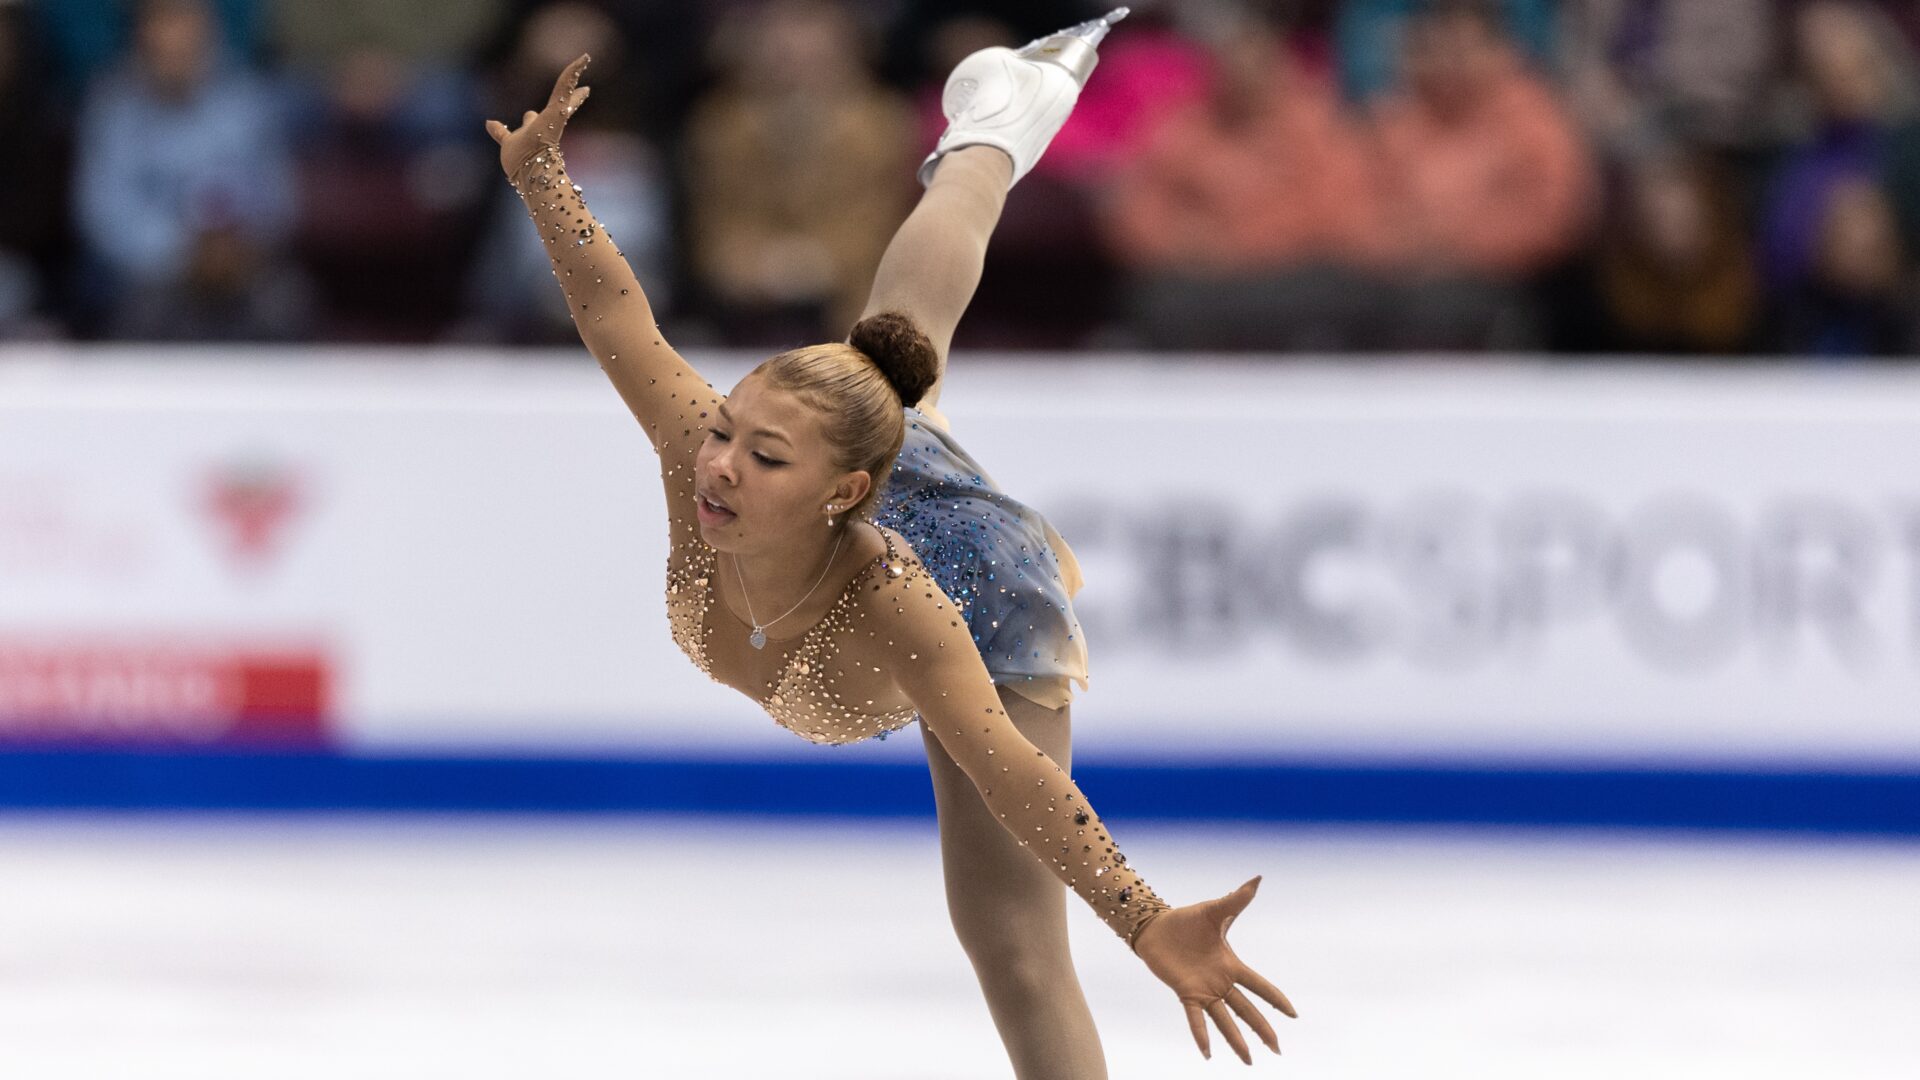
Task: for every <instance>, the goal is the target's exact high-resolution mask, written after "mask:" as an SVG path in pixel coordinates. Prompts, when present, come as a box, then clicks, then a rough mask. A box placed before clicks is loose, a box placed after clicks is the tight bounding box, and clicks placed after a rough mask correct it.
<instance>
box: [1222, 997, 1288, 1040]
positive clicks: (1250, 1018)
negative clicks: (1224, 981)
mask: <svg viewBox="0 0 1920 1080" xmlns="http://www.w3.org/2000/svg"><path fill="white" fill-rule="evenodd" d="M1227 1007H1228V1008H1230V1009H1232V1010H1233V1014H1234V1015H1235V1016H1238V1017H1239V1018H1240V1019H1242V1020H1245V1021H1246V1022H1247V1026H1248V1027H1250V1028H1252V1029H1253V1033H1254V1034H1255V1035H1258V1036H1260V1041H1261V1042H1263V1043H1266V1044H1267V1049H1269V1050H1271V1051H1273V1052H1274V1053H1276V1054H1277V1053H1279V1052H1280V1036H1278V1035H1275V1034H1274V1033H1273V1025H1272V1024H1269V1023H1267V1018H1266V1017H1264V1016H1261V1015H1260V1010H1259V1009H1256V1008H1254V1007H1253V1002H1251V1001H1248V1000H1247V995H1245V994H1243V993H1241V992H1240V988H1239V987H1237V986H1236V987H1234V988H1233V989H1231V990H1229V991H1227Z"/></svg>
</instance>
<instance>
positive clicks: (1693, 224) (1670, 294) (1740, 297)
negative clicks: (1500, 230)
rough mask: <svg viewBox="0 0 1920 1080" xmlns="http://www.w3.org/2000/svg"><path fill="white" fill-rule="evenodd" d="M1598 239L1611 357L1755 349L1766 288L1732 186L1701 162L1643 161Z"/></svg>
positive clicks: (1601, 296) (1691, 159)
mask: <svg viewBox="0 0 1920 1080" xmlns="http://www.w3.org/2000/svg"><path fill="white" fill-rule="evenodd" d="M1618 201H1619V209H1618V212H1617V213H1616V214H1615V215H1614V221H1613V227H1612V228H1610V229H1608V230H1607V232H1606V235H1605V237H1604V238H1603V240H1602V241H1601V248H1600V258H1599V277H1598V291H1599V301H1600V306H1601V308H1602V312H1603V315H1604V317H1605V319H1606V322H1607V323H1608V325H1609V326H1610V327H1611V329H1612V331H1613V332H1612V334H1611V335H1609V339H1608V340H1606V341H1605V342H1603V343H1602V345H1603V347H1605V348H1607V349H1608V350H1609V351H1613V352H1650V353H1682V354H1684V353H1720V354H1724V353H1731V352H1736V351H1741V350H1745V349H1748V348H1751V347H1752V345H1753V344H1754V330H1755V320H1756V318H1757V315H1758V298H1759V284H1758V282H1757V281H1756V280H1755V275H1754V270H1753V257H1752V251H1751V247H1750V245H1749V244H1748V242H1747V237H1746V233H1745V231H1744V229H1743V228H1742V225H1741V221H1740V216H1739V213H1738V210H1737V208H1736V206H1735V203H1734V199H1733V195H1732V193H1731V191H1730V190H1729V187H1728V185H1727V183H1726V181H1725V178H1724V177H1723V176H1722V175H1721V174H1720V173H1719V172H1718V171H1716V170H1714V169H1712V168H1711V167H1710V166H1708V165H1707V164H1706V163H1705V162H1704V161H1702V160H1700V159H1699V158H1697V157H1692V156H1681V155H1675V154H1669V155H1662V156H1658V157H1653V158H1650V159H1647V160H1644V161H1642V162H1641V163H1640V164H1638V166H1637V167H1635V168H1634V169H1633V170H1631V171H1630V172H1629V173H1628V175H1627V176H1626V178H1625V182H1624V184H1623V185H1622V191H1621V194H1620V198H1619V200H1618Z"/></svg>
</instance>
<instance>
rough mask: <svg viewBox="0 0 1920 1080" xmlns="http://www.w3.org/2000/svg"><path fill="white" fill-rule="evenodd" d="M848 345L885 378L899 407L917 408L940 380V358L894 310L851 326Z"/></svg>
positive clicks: (929, 340)
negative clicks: (915, 406)
mask: <svg viewBox="0 0 1920 1080" xmlns="http://www.w3.org/2000/svg"><path fill="white" fill-rule="evenodd" d="M847 344H849V345H851V346H853V347H854V348H856V349H858V350H860V351H861V352H862V353H864V354H866V357H867V359H869V360H872V361H873V365H874V366H875V367H877V368H879V369H880V374H882V375H884V376H886V379H887V383H888V384H889V385H890V386H892V387H893V392H894V393H896V394H899V395H900V403H901V404H902V405H918V404H920V399H921V398H923V397H926V396H927V391H928V390H931V389H933V384H934V382H935V381H936V380H938V379H939V378H940V356H939V354H938V353H936V352H934V351H933V341H932V339H930V338H928V337H927V335H926V334H924V333H922V332H921V331H920V328H919V327H917V326H915V325H913V320H912V319H909V318H907V317H906V316H905V315H902V314H901V313H899V312H897V311H883V312H881V313H880V314H878V315H869V316H867V317H866V318H864V319H861V320H860V321H859V322H857V323H854V324H853V333H851V334H848V335H847Z"/></svg>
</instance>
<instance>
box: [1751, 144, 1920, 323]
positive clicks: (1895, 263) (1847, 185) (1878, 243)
mask: <svg viewBox="0 0 1920 1080" xmlns="http://www.w3.org/2000/svg"><path fill="white" fill-rule="evenodd" d="M1824 194H1825V198H1824V201H1823V205H1822V213H1821V215H1820V222H1819V232H1818V236H1817V239H1816V243H1815V252H1814V257H1813V265H1812V266H1811V268H1810V272H1809V273H1808V275H1807V276H1806V278H1805V279H1804V280H1803V281H1801V282H1799V283H1798V284H1797V285H1796V287H1795V288H1794V289H1793V290H1792V292H1791V293H1789V294H1788V296H1787V298H1786V306H1785V310H1784V311H1783V313H1782V315H1783V318H1782V329H1781V334H1780V340H1779V342H1778V344H1779V346H1780V347H1781V348H1782V349H1783V350H1785V351H1787V352H1790V353H1796V354H1802V355H1807V356H1817V357H1830V358H1838V357H1858V356H1889V355H1895V354H1900V353H1908V352H1911V351H1912V350H1913V348H1914V345H1915V338H1914V304H1913V297H1912V292H1913V290H1912V287H1911V282H1910V281H1909V280H1908V278H1907V275H1906V274H1905V273H1903V271H1902V268H1901V261H1902V260H1901V252H1900V241H1899V236H1898V231H1897V229H1896V228H1895V225H1894V219H1893V208H1892V207H1891V206H1889V205H1888V203H1887V197H1886V195H1885V193H1884V192H1882V191H1881V190H1880V188H1879V187H1878V186H1877V185H1875V184H1874V183H1872V182H1871V181H1869V180H1865V179H1860V178H1847V179H1843V180H1840V181H1838V182H1836V183H1835V184H1833V185H1832V186H1831V187H1830V188H1828V189H1827V191H1826V192H1825V193H1824Z"/></svg>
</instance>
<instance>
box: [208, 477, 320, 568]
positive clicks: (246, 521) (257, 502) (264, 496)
mask: <svg viewBox="0 0 1920 1080" xmlns="http://www.w3.org/2000/svg"><path fill="white" fill-rule="evenodd" d="M304 488H305V485H304V484H303V483H302V482H301V479H300V477H299V475H298V474H297V473H296V472H294V470H292V469H290V468H287V467H285V466H282V465H276V464H273V463H271V462H248V463H245V464H239V465H230V466H227V467H224V468H221V469H218V470H216V471H215V472H214V474H213V475H212V477H210V478H209V480H208V481H207V487H206V491H205V494H204V497H203V500H202V505H203V506H204V507H205V509H206V510H207V512H208V513H209V514H210V515H211V516H212V518H213V520H214V523H215V524H216V525H217V526H218V527H219V528H220V531H221V535H222V537H223V539H224V540H225V547H226V552H227V556H228V559H229V561H230V562H231V563H232V564H233V565H234V566H235V567H236V568H237V569H240V570H243V571H249V572H251V571H257V570H260V569H262V568H264V567H265V566H266V564H267V563H268V562H269V561H271V560H272V558H273V557H274V556H275V555H277V554H278V553H279V551H280V549H281V547H282V545H283V544H284V542H285V538H286V532H287V526H288V524H289V523H290V522H291V521H292V520H293V518H294V516H295V515H296V514H297V513H298V512H299V511H300V509H301V508H302V506H303V504H304V501H305V500H304V498H303V495H304Z"/></svg>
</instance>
